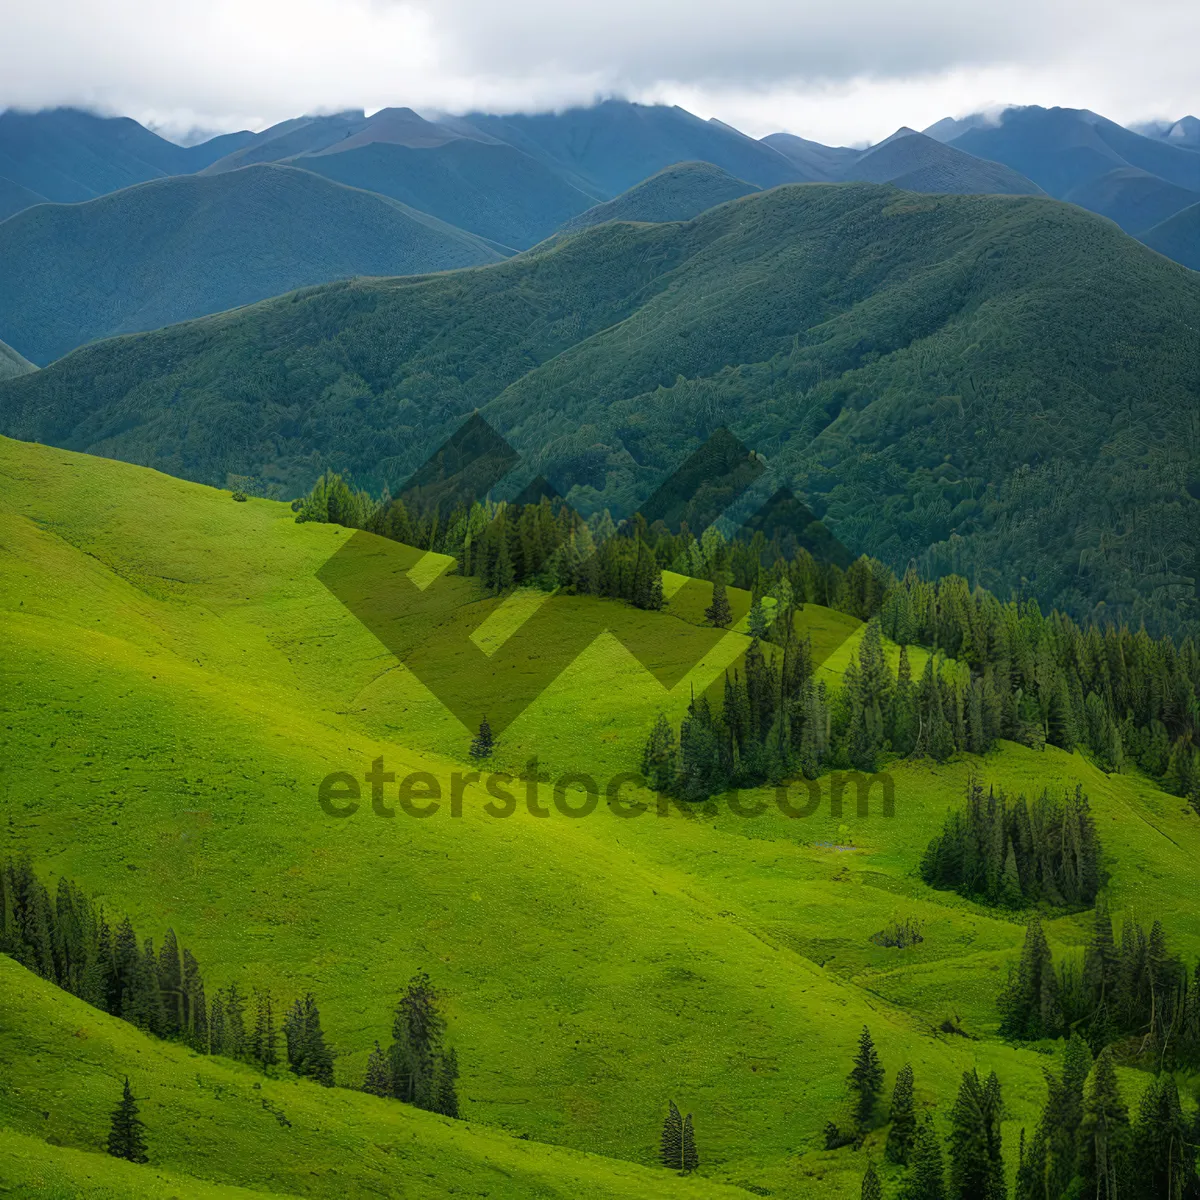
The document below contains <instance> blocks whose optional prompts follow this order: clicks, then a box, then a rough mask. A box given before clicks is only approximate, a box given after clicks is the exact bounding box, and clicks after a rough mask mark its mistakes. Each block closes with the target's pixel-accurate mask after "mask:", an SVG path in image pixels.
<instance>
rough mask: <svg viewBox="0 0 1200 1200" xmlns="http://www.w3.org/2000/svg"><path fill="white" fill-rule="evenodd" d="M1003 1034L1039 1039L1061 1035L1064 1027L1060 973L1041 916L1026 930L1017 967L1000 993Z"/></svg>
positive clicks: (1035, 917) (1033, 918)
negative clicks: (1056, 969)
mask: <svg viewBox="0 0 1200 1200" xmlns="http://www.w3.org/2000/svg"><path fill="white" fill-rule="evenodd" d="M1000 1011H1001V1014H1002V1020H1001V1022H1000V1033H1001V1035H1002V1036H1003V1037H1010V1038H1019V1039H1023V1040H1027V1041H1036V1040H1037V1039H1038V1038H1044V1037H1057V1036H1058V1034H1059V1032H1060V1031H1061V1029H1062V1010H1061V1008H1060V1006H1059V999H1058V976H1057V975H1056V974H1055V971H1054V962H1053V960H1052V958H1051V954H1050V944H1049V943H1048V942H1047V941H1046V935H1045V933H1044V932H1043V931H1042V923H1041V921H1040V920H1039V918H1038V917H1037V916H1034V917H1032V918H1031V919H1030V922H1029V925H1028V927H1027V928H1026V930H1025V944H1024V946H1023V947H1022V949H1021V959H1020V963H1019V964H1018V966H1017V968H1016V970H1015V971H1014V970H1012V969H1011V968H1010V974H1009V979H1008V983H1007V984H1006V985H1005V988H1004V991H1003V993H1002V994H1001V996H1000Z"/></svg>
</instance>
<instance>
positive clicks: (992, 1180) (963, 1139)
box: [949, 1071, 1005, 1200]
mask: <svg viewBox="0 0 1200 1200" xmlns="http://www.w3.org/2000/svg"><path fill="white" fill-rule="evenodd" d="M993 1079H995V1075H994V1074H993V1075H992V1076H991V1077H990V1078H989V1080H988V1086H986V1087H985V1086H984V1085H983V1084H981V1083H980V1082H979V1076H978V1075H977V1074H976V1073H975V1072H974V1071H966V1072H964V1073H963V1078H962V1084H961V1085H960V1087H959V1089H958V1097H957V1099H956V1100H955V1101H954V1108H953V1110H952V1111H951V1114H950V1193H949V1194H950V1200H1004V1194H1005V1189H1004V1174H1003V1162H1002V1160H1000V1159H999V1155H998V1152H999V1136H1000V1135H999V1121H1000V1114H999V1111H998V1099H999V1098H998V1094H997V1093H998V1088H999V1085H998V1083H997V1084H995V1085H993V1084H992V1080H993ZM997 1167H999V1173H997ZM997 1175H998V1177H997Z"/></svg>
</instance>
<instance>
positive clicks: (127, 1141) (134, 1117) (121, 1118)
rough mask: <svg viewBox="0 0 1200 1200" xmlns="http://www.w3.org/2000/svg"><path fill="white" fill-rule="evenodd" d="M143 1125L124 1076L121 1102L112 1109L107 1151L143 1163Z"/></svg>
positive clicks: (117, 1156) (144, 1144)
mask: <svg viewBox="0 0 1200 1200" xmlns="http://www.w3.org/2000/svg"><path fill="white" fill-rule="evenodd" d="M144 1131H145V1126H144V1125H143V1124H142V1121H141V1118H140V1117H139V1116H138V1106H137V1101H136V1100H135V1099H134V1098H133V1092H132V1090H131V1089H130V1087H129V1076H128V1075H127V1076H126V1077H125V1090H124V1092H123V1093H122V1096H121V1102H120V1104H118V1105H117V1107H116V1108H115V1109H114V1110H113V1115H112V1125H111V1127H110V1129H109V1132H108V1152H109V1154H111V1155H112V1156H113V1157H114V1158H124V1159H127V1160H128V1161H129V1162H133V1163H144V1162H146V1161H147V1157H146V1138H145V1132H144Z"/></svg>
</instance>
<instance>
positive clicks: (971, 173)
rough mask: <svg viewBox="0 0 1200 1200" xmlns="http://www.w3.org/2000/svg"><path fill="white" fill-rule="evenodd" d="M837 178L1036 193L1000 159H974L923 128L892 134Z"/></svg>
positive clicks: (924, 188) (928, 188)
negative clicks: (936, 138) (991, 160)
mask: <svg viewBox="0 0 1200 1200" xmlns="http://www.w3.org/2000/svg"><path fill="white" fill-rule="evenodd" d="M838 177H839V178H841V179H854V180H862V181H863V182H865V183H890V184H894V185H895V186H896V187H898V188H904V189H905V190H907V191H910V192H961V193H964V194H971V193H979V194H981V195H1001V196H1040V195H1044V193H1043V192H1042V189H1041V188H1040V187H1038V185H1037V184H1036V183H1034V182H1033V181H1032V180H1031V179H1026V178H1025V176H1024V175H1022V174H1020V173H1019V172H1017V171H1014V170H1013V169H1012V168H1011V167H1006V166H1004V165H1003V164H1001V163H995V162H988V161H987V160H986V159H982V158H976V157H975V156H974V155H973V154H967V153H966V152H965V151H963V150H956V149H954V147H953V146H946V145H943V144H942V143H941V142H939V141H936V140H935V139H934V138H931V137H926V135H925V134H923V133H917V132H915V131H914V130H911V129H910V130H907V131H906V132H902V133H899V134H893V135H892V137H890V138H889V139H888V140H887V141H885V142H883V143H882V144H880V145H878V146H874V147H872V148H871V149H870V150H868V151H867V152H866V153H865V154H863V155H861V156H860V157H859V158H857V159H855V160H854V162H852V163H851V164H849V165H848V166H843V167H842V168H841V170H840V172H839V176H838Z"/></svg>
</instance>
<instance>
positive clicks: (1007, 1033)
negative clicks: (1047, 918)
mask: <svg viewBox="0 0 1200 1200" xmlns="http://www.w3.org/2000/svg"><path fill="white" fill-rule="evenodd" d="M999 1007H1000V1012H1001V1018H1002V1019H1001V1024H1000V1032H1001V1034H1002V1036H1004V1037H1010V1038H1014V1039H1017V1040H1025V1041H1036V1040H1038V1039H1041V1038H1057V1037H1064V1036H1068V1035H1072V1034H1078V1035H1080V1036H1082V1037H1083V1038H1084V1039H1085V1040H1086V1041H1087V1043H1088V1045H1089V1046H1090V1047H1091V1050H1092V1053H1094V1054H1099V1053H1100V1052H1101V1051H1102V1050H1104V1048H1105V1047H1108V1046H1111V1047H1113V1048H1114V1049H1116V1050H1118V1051H1119V1052H1120V1054H1121V1058H1122V1061H1126V1062H1131V1063H1132V1062H1137V1063H1141V1064H1143V1065H1146V1066H1149V1067H1151V1068H1153V1069H1154V1070H1156V1071H1157V1070H1160V1069H1163V1068H1179V1069H1183V1070H1195V1069H1197V1068H1200V961H1198V962H1197V964H1196V965H1195V967H1194V968H1193V969H1191V970H1189V969H1188V967H1187V964H1186V963H1185V962H1184V961H1183V960H1182V959H1181V958H1180V957H1179V956H1178V955H1177V954H1176V953H1174V952H1173V951H1172V950H1171V948H1170V946H1169V944H1168V942H1167V937H1166V934H1165V932H1164V931H1163V927H1162V923H1161V922H1160V921H1154V922H1153V923H1152V924H1151V926H1150V928H1149V929H1148V930H1147V929H1146V928H1145V927H1144V926H1142V925H1140V924H1139V923H1138V922H1137V921H1136V920H1135V919H1133V918H1132V917H1129V918H1127V919H1126V920H1125V922H1124V924H1123V927H1122V930H1121V936H1120V939H1119V940H1118V939H1116V938H1115V937H1114V934H1113V923H1112V917H1111V916H1110V915H1109V912H1108V908H1107V905H1105V904H1104V903H1103V902H1101V903H1100V904H1098V905H1097V906H1096V911H1095V915H1094V918H1093V924H1092V932H1091V936H1090V938H1089V940H1088V944H1087V946H1086V948H1085V950H1084V952H1083V955H1082V956H1079V955H1072V956H1067V957H1064V958H1063V959H1062V961H1061V962H1060V963H1058V964H1055V962H1054V956H1053V954H1052V952H1051V949H1050V944H1049V942H1048V941H1047V939H1046V934H1045V931H1044V930H1043V928H1042V924H1041V920H1040V918H1038V917H1037V916H1034V917H1033V918H1032V919H1031V920H1030V922H1029V924H1028V927H1027V928H1026V931H1025V940H1024V943H1023V945H1022V948H1021V955H1020V958H1019V960H1018V961H1017V962H1016V963H1015V964H1013V965H1011V967H1010V970H1009V974H1008V979H1007V981H1006V983H1005V985H1004V987H1003V989H1002V991H1001V993H1000V997H999Z"/></svg>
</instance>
